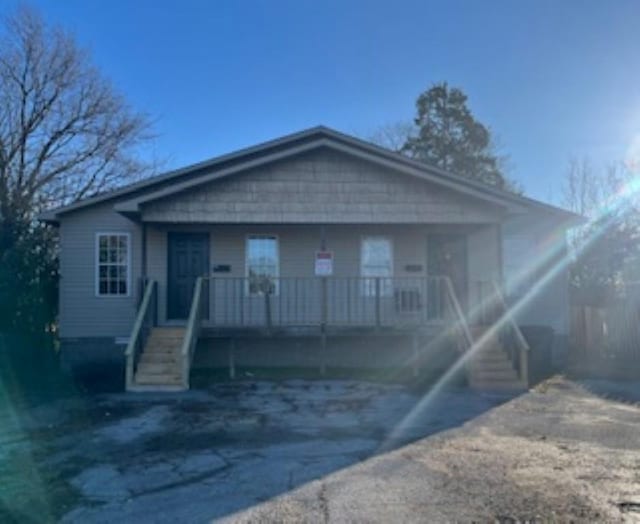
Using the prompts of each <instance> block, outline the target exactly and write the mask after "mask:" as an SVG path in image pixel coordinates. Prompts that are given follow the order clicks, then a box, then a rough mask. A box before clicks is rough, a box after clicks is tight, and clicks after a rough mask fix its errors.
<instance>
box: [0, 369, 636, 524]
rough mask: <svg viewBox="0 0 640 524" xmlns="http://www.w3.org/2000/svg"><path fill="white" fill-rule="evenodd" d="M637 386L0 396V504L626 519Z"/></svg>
mask: <svg viewBox="0 0 640 524" xmlns="http://www.w3.org/2000/svg"><path fill="white" fill-rule="evenodd" d="M638 400H640V386H639V385H637V384H636V385H633V384H632V385H629V384H627V385H624V384H621V383H617V384H613V383H608V382H603V381H599V382H598V381H593V382H584V383H580V384H577V383H574V382H571V381H568V380H564V379H554V380H551V381H548V382H546V383H545V384H543V385H541V386H539V387H538V388H536V389H535V390H533V391H531V392H529V393H526V394H524V395H521V396H519V397H517V398H514V399H509V398H508V397H506V396H504V395H498V394H495V395H492V394H479V393H474V392H471V391H467V390H453V391H442V392H440V393H439V394H428V395H425V396H423V395H419V394H417V393H415V392H411V391H408V390H407V389H405V388H403V387H401V386H390V385H381V384H370V383H365V382H354V381H286V382H243V383H234V384H226V385H219V386H216V387H213V388H211V389H208V390H206V391H205V390H201V391H190V392H187V393H184V394H175V395H155V396H154V395H108V396H101V397H89V398H74V399H68V400H66V401H60V402H56V403H50V404H46V405H42V406H39V407H36V408H30V409H26V408H20V409H18V408H17V407H16V406H6V405H5V406H4V409H2V407H1V406H0V522H47V521H51V522H54V521H58V520H61V521H63V522H78V523H92V522H105V523H106V522H109V523H111V522H154V523H156V522H158V523H162V522H178V521H181V522H210V521H211V520H216V519H221V520H228V521H240V522H255V521H278V522H282V521H295V522H298V521H305V522H354V521H357V522H363V521H366V522H390V521H393V522H400V521H404V522H418V521H420V522H445V521H447V522H450V521H463V522H464V521H476V522H477V521H495V520H498V521H503V522H508V521H516V520H520V521H525V520H528V521H532V520H540V521H550V520H552V521H553V520H555V521H560V522H564V521H639V522H640V451H639V450H640V431H638V429H639V428H640V408H639V407H638V406H637V405H636V404H634V402H636V401H638Z"/></svg>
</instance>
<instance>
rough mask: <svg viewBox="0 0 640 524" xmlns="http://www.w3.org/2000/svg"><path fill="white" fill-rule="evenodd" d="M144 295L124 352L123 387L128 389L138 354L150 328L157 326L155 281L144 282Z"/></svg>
mask: <svg viewBox="0 0 640 524" xmlns="http://www.w3.org/2000/svg"><path fill="white" fill-rule="evenodd" d="M143 287H144V293H143V295H142V301H141V302H140V306H139V307H138V313H137V314H136V320H135V322H134V324H133V330H132V332H131V337H130V338H129V343H128V344H127V349H126V350H125V352H124V355H125V360H126V371H125V385H126V388H127V389H129V388H130V387H131V386H132V385H133V379H134V376H135V372H136V369H137V367H138V360H139V359H140V354H141V353H142V351H143V350H144V345H145V343H146V341H147V337H148V336H149V333H150V332H151V328H152V327H154V326H155V325H156V324H157V321H158V318H157V311H158V307H157V303H158V285H157V282H156V281H155V280H146V282H145V283H144V286H143Z"/></svg>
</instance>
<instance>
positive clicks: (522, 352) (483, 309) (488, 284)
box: [471, 280, 530, 385]
mask: <svg viewBox="0 0 640 524" xmlns="http://www.w3.org/2000/svg"><path fill="white" fill-rule="evenodd" d="M477 285H478V307H477V310H476V311H474V312H472V314H471V317H472V321H475V322H476V323H479V324H484V325H486V326H492V329H494V330H496V331H497V336H498V337H499V339H500V341H501V342H502V345H503V347H504V349H505V351H506V352H507V355H508V356H509V359H510V360H511V362H512V365H513V368H514V369H515V371H516V372H517V373H518V377H519V378H520V379H521V380H522V381H524V382H525V384H526V385H528V382H529V351H530V349H529V344H528V343H527V340H526V339H525V338H524V335H523V334H522V331H521V330H520V328H519V327H518V324H517V322H516V320H515V317H514V316H513V313H512V311H511V309H510V308H509V306H508V304H507V301H506V299H505V296H504V294H503V292H502V290H501V288H500V286H499V285H498V283H497V282H495V281H493V280H491V281H481V282H478V283H477Z"/></svg>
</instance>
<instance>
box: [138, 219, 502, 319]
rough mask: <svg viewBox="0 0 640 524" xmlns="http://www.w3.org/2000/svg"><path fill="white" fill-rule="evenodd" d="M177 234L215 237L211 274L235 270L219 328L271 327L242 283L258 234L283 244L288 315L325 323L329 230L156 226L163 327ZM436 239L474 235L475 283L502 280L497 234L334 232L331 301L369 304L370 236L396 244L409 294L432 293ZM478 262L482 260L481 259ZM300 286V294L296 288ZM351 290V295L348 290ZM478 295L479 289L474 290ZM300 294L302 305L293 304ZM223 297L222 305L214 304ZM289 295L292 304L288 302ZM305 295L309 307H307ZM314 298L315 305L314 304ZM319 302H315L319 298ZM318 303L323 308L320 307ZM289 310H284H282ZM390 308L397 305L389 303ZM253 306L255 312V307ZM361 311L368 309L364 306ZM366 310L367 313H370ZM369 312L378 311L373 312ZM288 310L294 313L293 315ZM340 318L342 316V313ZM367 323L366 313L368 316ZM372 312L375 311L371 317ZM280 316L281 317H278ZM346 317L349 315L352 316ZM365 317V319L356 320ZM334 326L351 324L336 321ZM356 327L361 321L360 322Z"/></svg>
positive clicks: (220, 293)
mask: <svg viewBox="0 0 640 524" xmlns="http://www.w3.org/2000/svg"><path fill="white" fill-rule="evenodd" d="M170 231H198V232H206V233H209V246H210V254H209V260H210V263H211V266H212V267H213V266H215V265H221V264H222V265H229V266H230V267H231V271H230V272H229V273H224V274H214V276H215V280H216V283H215V284H213V285H214V286H215V290H216V291H215V292H214V290H213V289H212V290H210V314H211V317H212V318H211V320H212V321H214V323H218V324H220V323H224V322H225V321H228V322H233V323H240V321H241V318H240V317H241V315H244V318H243V319H242V322H243V323H245V324H251V323H261V322H262V321H263V319H264V310H263V302H262V299H261V298H257V297H251V298H250V297H246V296H245V292H244V291H245V290H244V288H243V283H242V282H240V281H239V280H235V279H236V278H237V277H242V278H244V277H245V276H246V267H245V247H246V238H247V236H248V235H251V234H273V235H276V236H277V238H278V242H279V253H280V266H279V267H280V276H281V277H282V279H283V283H282V286H287V285H289V286H290V287H289V288H286V287H283V288H282V289H281V290H280V293H281V294H282V295H283V301H276V302H278V307H283V308H284V310H283V311H282V315H283V316H284V315H288V316H290V317H291V318H293V319H294V320H295V319H297V320H299V321H300V322H301V323H304V321H309V320H311V319H317V318H318V317H319V315H320V312H319V309H318V305H319V294H320V289H319V282H318V281H317V279H315V278H314V258H315V253H316V251H317V250H319V249H320V246H321V228H320V226H317V225H277V224H274V225H264V224H261V225H218V226H206V225H203V226H196V225H153V226H148V230H147V240H148V252H147V253H148V254H147V256H148V276H149V277H150V278H153V279H155V280H157V281H158V299H159V319H160V321H161V322H165V321H166V304H167V282H166V281H167V234H168V232H170ZM435 232H463V233H467V234H468V235H469V236H468V242H469V265H468V268H469V275H470V278H478V279H485V280H486V279H490V278H495V277H496V276H497V268H499V266H500V263H499V259H498V244H497V235H496V229H495V226H492V225H489V226H473V227H468V226H428V225H422V226H418V225H414V226H398V225H379V226H378V225H370V224H367V225H328V226H326V227H325V242H326V249H328V250H330V251H332V252H333V254H334V275H333V276H334V277H336V279H339V281H337V282H336V283H335V284H330V285H332V286H333V288H330V290H329V291H330V293H332V296H333V297H334V301H335V302H340V303H344V302H345V301H346V297H347V293H350V295H349V296H351V298H352V300H360V299H361V289H360V287H359V286H360V283H359V282H356V281H355V280H347V279H356V278H357V277H359V276H360V250H361V242H362V239H363V238H364V237H367V236H385V237H388V238H389V239H390V240H391V242H392V245H393V255H394V261H393V267H394V276H395V277H403V278H404V279H406V280H404V281H403V282H404V284H405V285H407V286H419V285H424V283H422V282H420V280H421V279H422V278H423V277H425V276H426V275H427V237H428V234H429V233H435ZM476 255H477V256H476ZM407 265H420V266H422V271H420V272H408V271H407V269H406V267H407ZM291 277H298V278H300V279H301V280H299V281H298V283H297V284H295V283H293V282H291V283H289V284H287V283H286V282H284V280H286V279H288V278H291ZM294 285H297V286H299V287H298V288H296V290H295V291H294V288H293V286H294ZM348 286H350V289H349V291H347V290H346V288H347V287H348ZM470 291H471V289H470ZM296 292H297V293H298V295H299V297H300V299H299V300H298V301H296V300H295V298H293V295H294V294H295V293H296ZM214 295H215V297H214ZM284 295H288V296H289V298H286V299H285V297H284ZM302 295H307V300H306V301H305V303H304V305H303V304H302V298H301V297H302ZM308 296H311V300H308ZM314 297H315V298H314ZM316 299H317V300H316ZM240 302H243V306H242V307H244V308H245V309H244V311H243V313H242V314H241V313H240V311H239V307H240V306H239V304H240ZM280 302H282V304H281V303H280ZM388 302H389V303H391V302H392V297H389V300H388ZM251 304H252V305H251ZM294 306H298V307H304V308H305V309H304V311H301V312H300V313H299V314H297V317H296V316H295V315H294V314H293V313H292V309H293V308H294ZM357 307H360V306H357ZM362 307H365V306H362ZM367 307H372V304H370V306H367ZM287 308H288V309H287ZM334 311H338V313H336V315H338V316H339V310H334ZM361 313H362V315H364V314H365V311H361ZM371 313H372V312H371V311H369V314H371ZM278 314H280V311H279V310H277V311H274V317H275V316H277V315H278ZM345 314H346V312H345ZM356 316H357V312H356ZM330 320H333V322H334V323H337V322H341V321H346V319H342V318H333V319H330ZM352 320H357V318H354V319H352Z"/></svg>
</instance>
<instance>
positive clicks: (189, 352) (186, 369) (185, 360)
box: [181, 277, 204, 389]
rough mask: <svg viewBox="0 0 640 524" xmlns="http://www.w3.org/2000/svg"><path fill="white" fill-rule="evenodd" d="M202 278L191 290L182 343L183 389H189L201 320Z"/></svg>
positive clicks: (198, 279) (199, 278) (197, 280)
mask: <svg viewBox="0 0 640 524" xmlns="http://www.w3.org/2000/svg"><path fill="white" fill-rule="evenodd" d="M203 282H204V278H203V277H198V278H197V279H196V283H195V286H194V289H193V299H192V300H191V308H190V310H189V319H188V320H187V328H186V330H185V333H184V339H183V342H182V351H181V357H182V384H183V386H184V387H185V389H188V388H189V374H190V371H191V362H192V360H193V354H194V352H195V347H196V344H197V342H198V337H199V335H200V324H201V320H202V286H203Z"/></svg>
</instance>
